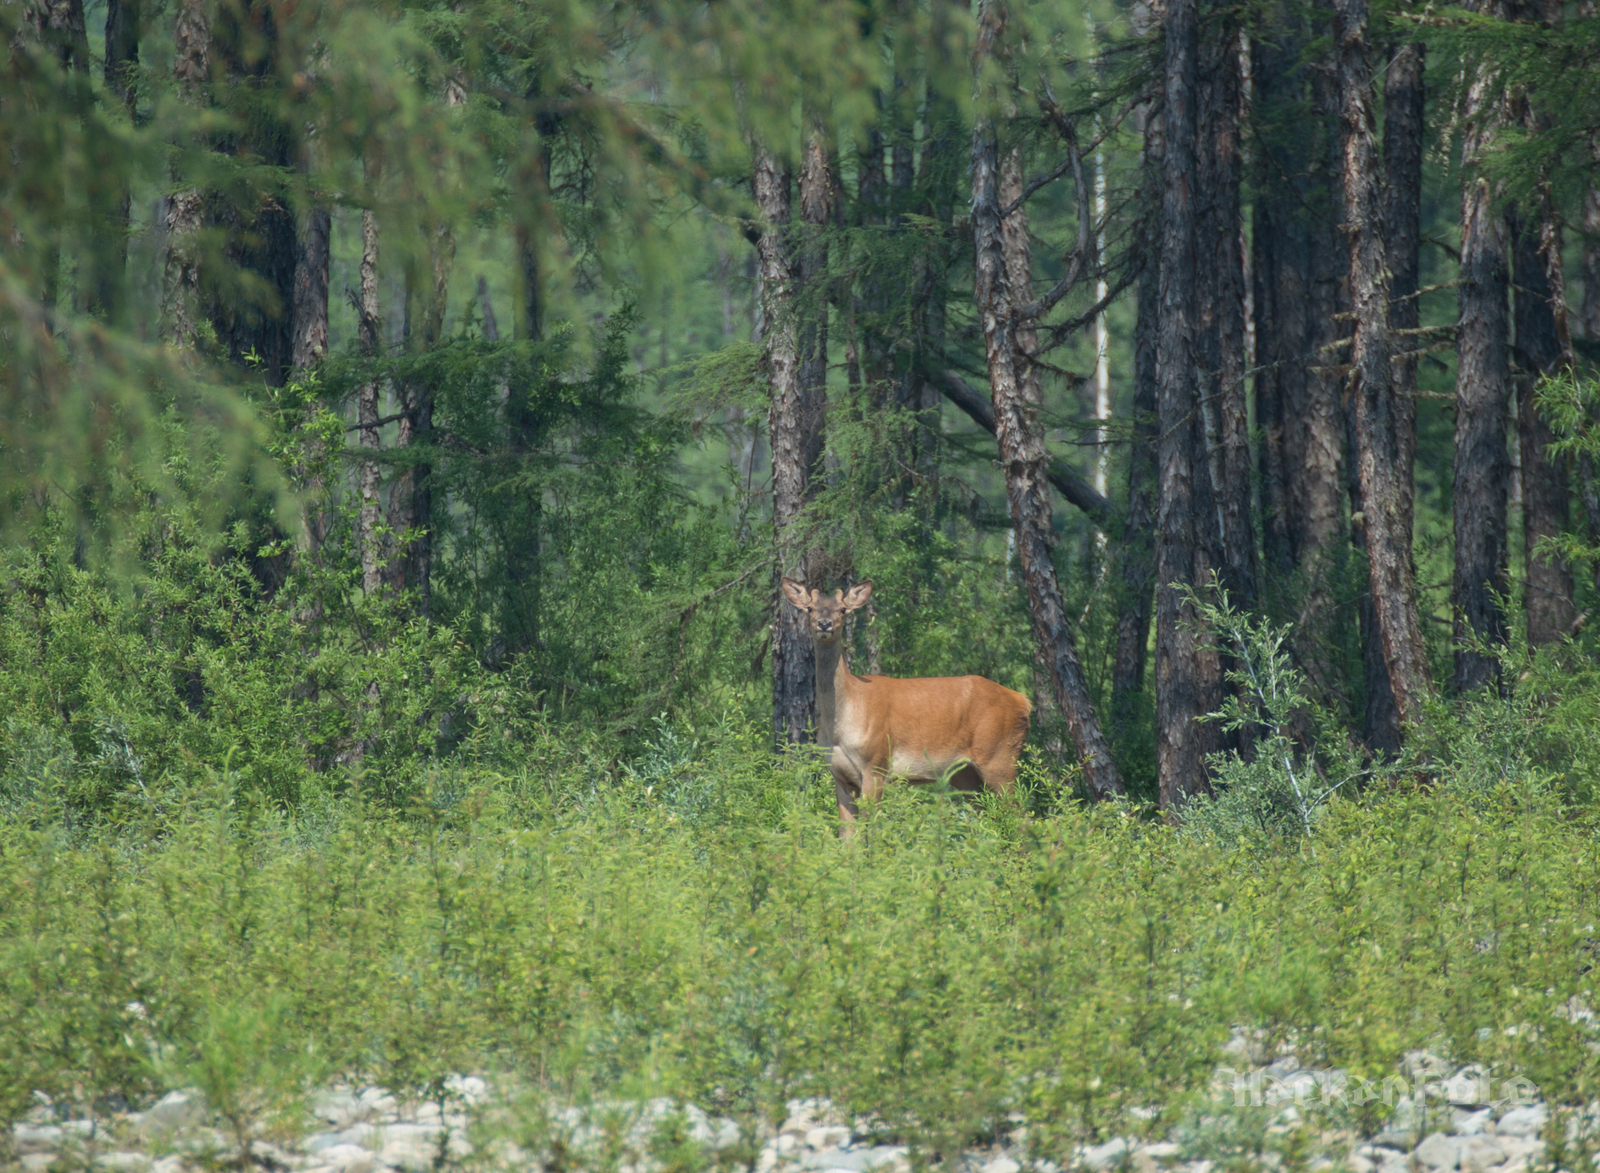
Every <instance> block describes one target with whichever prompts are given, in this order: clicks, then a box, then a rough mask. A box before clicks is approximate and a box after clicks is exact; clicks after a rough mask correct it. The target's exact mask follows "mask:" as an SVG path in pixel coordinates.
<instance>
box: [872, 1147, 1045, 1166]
mask: <svg viewBox="0 0 1600 1173" xmlns="http://www.w3.org/2000/svg"><path fill="white" fill-rule="evenodd" d="M910 1153H911V1150H910V1149H908V1148H906V1146H905V1145H899V1144H881V1145H873V1146H872V1147H871V1148H870V1149H866V1150H865V1151H864V1152H862V1154H861V1168H862V1169H864V1170H869V1171H870V1170H873V1169H882V1170H893V1171H894V1173H908V1171H909V1170H910V1168H911V1159H910ZM999 1159H1000V1160H1002V1161H1003V1160H1005V1159H1006V1158H1004V1157H1001V1158H999ZM990 1164H991V1165H992V1164H994V1162H993V1161H991V1162H990ZM987 1167H988V1166H985V1168H986V1169H987ZM1018 1168H1019V1169H1020V1168H1021V1166H1018ZM1013 1173H1015V1171H1013Z"/></svg>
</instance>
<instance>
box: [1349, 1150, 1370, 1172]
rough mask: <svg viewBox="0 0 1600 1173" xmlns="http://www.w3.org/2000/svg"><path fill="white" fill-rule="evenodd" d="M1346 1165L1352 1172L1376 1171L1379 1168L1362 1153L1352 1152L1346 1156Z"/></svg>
mask: <svg viewBox="0 0 1600 1173" xmlns="http://www.w3.org/2000/svg"><path fill="white" fill-rule="evenodd" d="M1344 1167H1345V1168H1346V1169H1348V1170H1350V1173H1375V1171H1376V1169H1377V1168H1378V1167H1377V1166H1376V1165H1374V1164H1373V1163H1372V1162H1371V1161H1369V1160H1367V1158H1365V1157H1363V1156H1362V1155H1361V1154H1360V1153H1351V1154H1350V1155H1349V1156H1348V1157H1346V1158H1345V1159H1344Z"/></svg>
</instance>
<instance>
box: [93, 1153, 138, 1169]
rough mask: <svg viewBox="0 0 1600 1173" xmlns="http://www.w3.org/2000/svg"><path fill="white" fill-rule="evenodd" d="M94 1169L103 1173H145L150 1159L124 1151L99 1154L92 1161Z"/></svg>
mask: <svg viewBox="0 0 1600 1173" xmlns="http://www.w3.org/2000/svg"><path fill="white" fill-rule="evenodd" d="M94 1167H95V1168H96V1169H103V1170H105V1173H147V1170H148V1169H149V1168H150V1158H149V1157H147V1156H145V1155H144V1154H143V1153H130V1152H125V1151H119V1152H112V1153H101V1154H100V1155H99V1156H98V1157H96V1158H95V1159H94Z"/></svg>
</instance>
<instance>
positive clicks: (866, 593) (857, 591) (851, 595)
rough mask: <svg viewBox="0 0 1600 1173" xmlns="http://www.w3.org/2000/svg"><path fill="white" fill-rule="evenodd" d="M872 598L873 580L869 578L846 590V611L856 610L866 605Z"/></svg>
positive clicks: (844, 601)
mask: <svg viewBox="0 0 1600 1173" xmlns="http://www.w3.org/2000/svg"><path fill="white" fill-rule="evenodd" d="M870 598H872V580H871V579H870V578H869V579H867V580H866V581H865V582H858V583H856V585H855V586H853V587H851V588H850V589H849V590H848V591H846V592H845V596H844V599H843V600H842V601H843V603H844V608H845V610H846V611H854V610H856V609H857V608H858V607H865V606H866V605H867V600H868V599H870Z"/></svg>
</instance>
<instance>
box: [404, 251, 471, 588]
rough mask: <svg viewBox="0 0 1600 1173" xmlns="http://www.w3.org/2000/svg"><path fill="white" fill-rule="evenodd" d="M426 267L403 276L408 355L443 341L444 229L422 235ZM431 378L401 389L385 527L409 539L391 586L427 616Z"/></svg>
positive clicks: (451, 259) (449, 258) (448, 256)
mask: <svg viewBox="0 0 1600 1173" xmlns="http://www.w3.org/2000/svg"><path fill="white" fill-rule="evenodd" d="M426 232H427V244H426V247H425V249H424V256H425V258H426V265H425V267H423V268H421V269H420V270H419V269H411V270H409V271H408V272H407V273H406V319H405V331H404V332H405V336H406V344H407V349H408V350H409V351H410V352H411V353H412V354H413V355H424V354H428V353H431V352H432V351H433V350H434V349H436V348H437V347H438V346H439V344H440V343H441V342H442V341H443V336H444V316H445V308H446V298H447V296H448V294H449V289H450V273H451V270H452V269H453V268H454V266H455V256H456V242H455V236H454V234H453V233H452V232H451V231H450V230H449V229H448V228H446V227H444V226H441V225H434V226H431V227H429V228H428V229H427V230H426ZM433 393H434V387H433V382H432V379H431V378H430V377H428V376H426V375H420V374H413V375H411V376H410V377H408V378H407V379H405V380H404V382H403V383H402V385H401V387H400V398H401V404H400V434H399V436H398V437H397V441H398V443H397V446H398V447H399V449H400V450H401V451H406V452H408V453H409V456H408V459H407V461H406V463H405V465H404V466H403V469H402V471H401V473H400V475H399V476H398V477H396V478H395V484H394V488H393V489H392V490H391V492H390V496H389V528H390V529H391V530H392V531H393V532H394V534H395V535H396V538H397V539H398V538H399V536H400V535H402V534H407V533H409V535H410V536H409V538H408V539H407V540H406V541H405V544H404V546H403V547H401V548H397V549H396V551H395V557H394V558H392V559H391V561H390V564H389V568H388V570H389V582H390V586H391V587H393V589H394V590H396V591H406V590H409V591H411V592H412V594H413V595H414V597H415V598H416V601H417V611H418V613H419V614H421V615H426V614H428V608H429V604H430V603H431V593H432V587H433V464H432V460H431V458H430V456H429V452H430V450H431V449H432V447H433Z"/></svg>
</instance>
